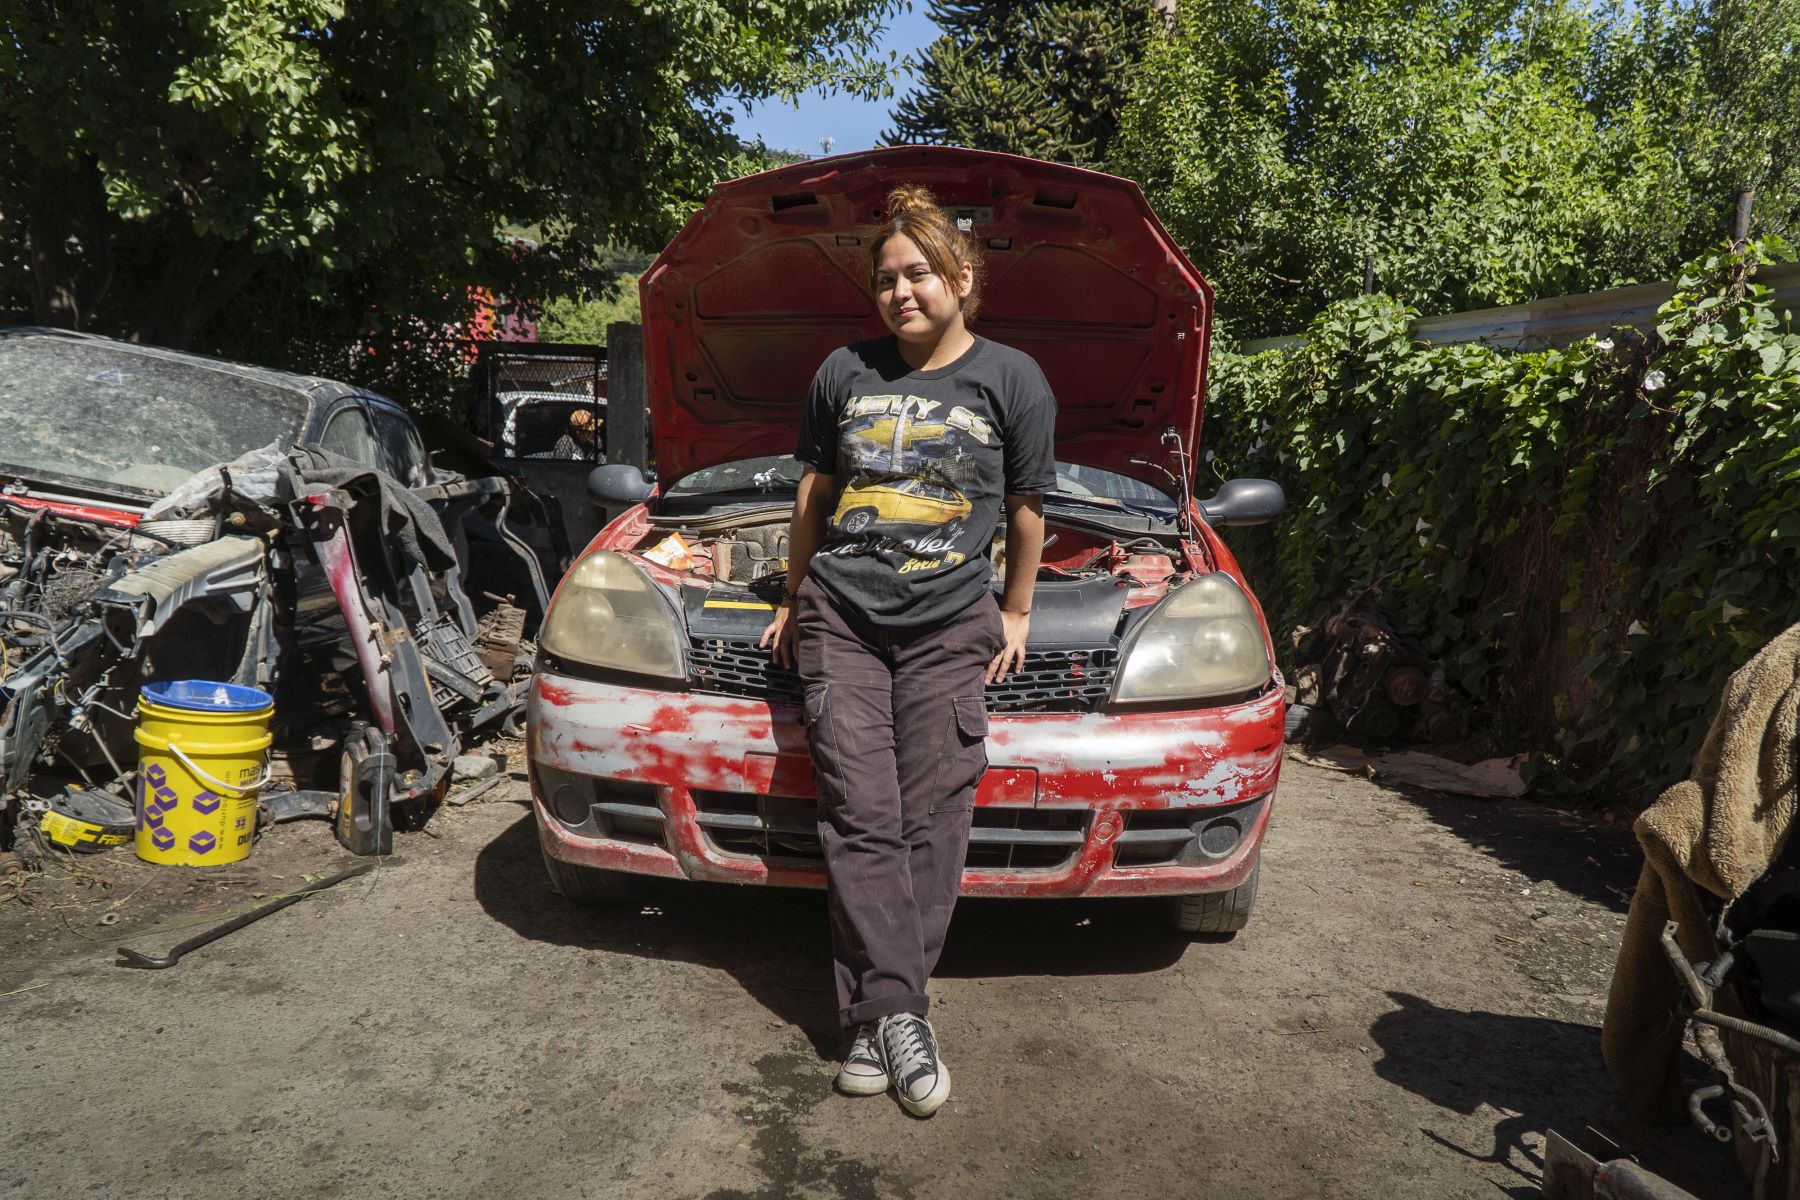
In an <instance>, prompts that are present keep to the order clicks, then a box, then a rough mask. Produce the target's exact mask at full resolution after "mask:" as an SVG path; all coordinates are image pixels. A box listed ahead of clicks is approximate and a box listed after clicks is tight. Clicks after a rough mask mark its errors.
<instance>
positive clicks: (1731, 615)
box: [1722, 600, 1744, 621]
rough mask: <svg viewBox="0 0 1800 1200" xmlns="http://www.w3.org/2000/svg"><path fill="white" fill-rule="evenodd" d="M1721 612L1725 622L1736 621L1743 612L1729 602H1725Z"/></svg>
mask: <svg viewBox="0 0 1800 1200" xmlns="http://www.w3.org/2000/svg"><path fill="white" fill-rule="evenodd" d="M1722 611H1723V612H1724V613H1725V619H1726V620H1727V621H1735V620H1737V619H1738V617H1740V616H1742V615H1743V612H1744V610H1743V609H1741V608H1739V607H1738V606H1737V605H1735V604H1733V603H1732V602H1731V601H1729V600H1727V601H1725V604H1724V608H1723V610H1722Z"/></svg>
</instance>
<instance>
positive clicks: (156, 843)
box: [135, 679, 275, 867]
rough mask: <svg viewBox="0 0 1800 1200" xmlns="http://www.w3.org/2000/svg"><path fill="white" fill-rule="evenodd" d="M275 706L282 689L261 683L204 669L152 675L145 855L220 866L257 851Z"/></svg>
mask: <svg viewBox="0 0 1800 1200" xmlns="http://www.w3.org/2000/svg"><path fill="white" fill-rule="evenodd" d="M274 712H275V700H274V698H273V697H271V696H270V695H269V694H268V693H267V692H264V691H261V690H259V689H257V688H250V687H238V686H236V685H234V684H229V683H217V682H213V681H211V680H201V679H183V680H167V681H164V682H160V683H149V684H145V685H144V687H143V689H142V690H141V692H140V693H139V696H138V725H137V732H136V735H135V736H136V738H137V743H138V771H137V777H138V789H137V794H138V809H139V813H140V814H141V816H142V818H143V820H142V821H141V823H139V825H138V829H137V856H138V857H139V858H141V859H143V860H144V861H145V862H152V863H162V864H165V865H174V866H185V867H215V866H222V865H224V864H226V863H234V862H237V861H239V860H240V859H242V858H244V857H245V856H247V855H248V854H249V853H250V845H251V839H252V838H254V837H255V836H256V794H257V792H258V791H259V790H261V788H262V786H263V784H265V783H267V782H268V769H267V766H266V764H265V762H264V757H265V752H266V751H267V750H268V748H269V742H270V740H271V739H270V734H269V718H270V717H271V716H273V715H274Z"/></svg>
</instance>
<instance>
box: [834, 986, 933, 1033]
mask: <svg viewBox="0 0 1800 1200" xmlns="http://www.w3.org/2000/svg"><path fill="white" fill-rule="evenodd" d="M930 1008H931V999H930V997H928V996H925V995H924V994H922V993H919V992H902V993H900V994H898V995H894V996H877V997H876V998H875V999H873V1000H862V1001H859V1002H857V1003H855V1004H852V1005H851V1006H850V1007H849V1008H842V1009H839V1010H838V1020H839V1021H841V1022H843V1025H844V1028H845V1029H853V1028H855V1027H856V1026H858V1025H861V1024H862V1023H863V1022H864V1021H874V1020H879V1019H880V1018H882V1017H887V1016H892V1015H893V1014H894V1013H903V1012H905V1013H915V1014H917V1015H918V1016H921V1017H922V1016H924V1015H925V1014H926V1013H927V1012H928V1011H929V1010H930Z"/></svg>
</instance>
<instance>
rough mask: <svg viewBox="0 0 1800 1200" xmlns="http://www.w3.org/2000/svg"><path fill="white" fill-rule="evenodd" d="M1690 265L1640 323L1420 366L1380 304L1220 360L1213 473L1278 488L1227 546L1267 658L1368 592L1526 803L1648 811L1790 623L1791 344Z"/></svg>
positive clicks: (1772, 248)
mask: <svg viewBox="0 0 1800 1200" xmlns="http://www.w3.org/2000/svg"><path fill="white" fill-rule="evenodd" d="M1792 258H1793V251H1792V250H1791V248H1790V247H1789V246H1788V245H1787V244H1786V243H1784V242H1781V241H1780V240H1778V239H1768V240H1766V241H1758V242H1752V243H1750V244H1749V245H1748V246H1746V247H1745V248H1744V249H1743V250H1741V251H1732V252H1724V253H1720V254H1717V255H1715V256H1712V257H1709V258H1706V259H1704V260H1702V261H1700V262H1697V263H1692V264H1689V266H1688V267H1686V268H1685V269H1684V270H1683V271H1682V273H1681V276H1680V279H1679V281H1678V283H1677V285H1676V288H1675V292H1674V295H1673V297H1672V298H1671V299H1670V301H1669V302H1668V303H1667V304H1666V305H1664V306H1663V307H1662V309H1661V310H1659V312H1658V314H1657V324H1656V326H1655V328H1654V329H1653V330H1650V331H1644V332H1637V331H1633V330H1628V329H1621V330H1617V331H1615V332H1614V333H1613V334H1611V335H1610V336H1607V337H1601V338H1589V339H1587V340H1585V341H1582V342H1578V343H1576V344H1574V345H1572V346H1568V347H1565V348H1561V349H1554V350H1545V351H1538V352H1531V353H1519V352H1510V351H1502V350H1495V349H1491V348H1488V347H1485V346H1479V345H1453V346H1437V347H1434V346H1430V345H1426V344H1423V343H1419V342H1415V341H1413V340H1412V338H1411V335H1410V328H1411V322H1412V319H1413V318H1414V316H1415V315H1416V314H1415V313H1413V312H1412V311H1411V310H1409V309H1407V308H1405V307H1403V306H1401V305H1399V304H1397V303H1395V302H1394V301H1393V300H1391V299H1388V298H1386V297H1382V296H1364V297H1358V298H1356V299H1353V300H1346V301H1342V302H1340V303H1337V304H1335V305H1333V306H1331V307H1330V308H1328V309H1327V310H1326V311H1325V312H1324V313H1322V314H1321V315H1320V316H1319V317H1318V318H1317V319H1316V320H1314V321H1313V323H1312V325H1311V327H1310V329H1309V330H1308V341H1307V342H1306V343H1305V344H1304V345H1302V346H1299V347H1296V348H1292V349H1288V350H1280V351H1270V352H1266V353H1263V354H1257V355H1239V354H1230V353H1226V354H1221V355H1218V356H1216V358H1215V360H1214V365H1213V376H1212V386H1211V400H1210V401H1209V405H1208V418H1209V420H1208V425H1207V444H1208V446H1209V447H1210V448H1211V454H1210V455H1209V456H1208V458H1209V468H1210V469H1211V470H1213V471H1214V472H1215V473H1216V474H1217V475H1218V476H1219V478H1221V479H1224V478H1230V477H1232V476H1264V477H1267V478H1272V479H1276V480H1279V481H1280V482H1281V483H1282V485H1283V486H1284V487H1285V488H1286V489H1287V491H1288V495H1289V499H1290V507H1289V511H1288V513H1287V515H1286V516H1284V517H1283V518H1282V519H1281V520H1280V521H1279V522H1277V523H1276V524H1275V525H1273V526H1269V527H1265V528H1262V529H1253V530H1245V531H1242V532H1241V533H1236V534H1234V535H1233V541H1234V543H1235V544H1234V547H1233V549H1234V552H1235V553H1237V555H1238V556H1239V558H1240V559H1241V560H1242V561H1243V563H1244V566H1245V569H1246V571H1247V572H1248V574H1249V577H1250V578H1251V579H1252V580H1253V581H1254V582H1255V583H1256V584H1257V585H1258V586H1259V588H1260V590H1261V593H1262V597H1263V600H1264V604H1265V606H1266V608H1267V610H1268V613H1269V616H1270V619H1271V623H1272V626H1273V627H1274V629H1275V630H1276V638H1277V642H1278V643H1280V644H1281V645H1283V646H1284V648H1285V647H1288V646H1291V645H1292V639H1291V636H1290V635H1291V633H1292V631H1293V630H1295V629H1296V628H1298V627H1300V626H1303V625H1312V624H1315V623H1316V622H1317V620H1318V618H1319V617H1320V616H1322V615H1323V614H1324V612H1325V611H1326V609H1327V608H1328V607H1329V605H1330V604H1331V602H1332V601H1333V600H1334V599H1335V598H1336V597H1338V596H1339V595H1341V594H1342V593H1343V592H1344V591H1345V590H1346V589H1347V588H1350V587H1366V586H1370V585H1377V586H1379V588H1380V590H1381V592H1382V595H1383V599H1384V602H1385V603H1387V604H1388V605H1389V606H1390V607H1392V608H1393V609H1394V610H1395V611H1397V612H1398V613H1399V614H1400V615H1401V616H1402V618H1403V619H1405V620H1406V621H1407V622H1408V623H1409V624H1410V625H1411V627H1412V629H1413V630H1414V632H1416V633H1417V634H1418V635H1419V636H1420V638H1421V639H1422V640H1423V641H1424V643H1425V645H1426V647H1427V649H1428V650H1429V651H1430V652H1431V653H1432V654H1433V655H1435V656H1437V657H1438V658H1440V659H1442V660H1443V661H1445V663H1446V664H1447V665H1448V666H1449V668H1450V671H1451V674H1452V677H1453V679H1454V681H1455V682H1456V683H1457V684H1458V685H1459V686H1460V687H1462V688H1463V689H1464V690H1465V691H1466V692H1467V693H1468V694H1469V695H1470V696H1471V697H1472V698H1473V700H1474V701H1475V702H1476V704H1477V705H1478V706H1480V708H1481V709H1482V710H1483V711H1484V712H1485V713H1486V714H1487V716H1488V718H1489V720H1488V722H1487V724H1488V725H1489V726H1490V727H1491V729H1492V731H1493V736H1494V738H1495V739H1496V742H1497V743H1498V744H1499V745H1502V746H1505V747H1507V748H1520V747H1522V748H1525V749H1527V750H1528V751H1530V753H1531V768H1530V771H1531V777H1532V778H1533V780H1534V782H1535V783H1536V784H1537V785H1538V786H1539V787H1549V788H1554V789H1557V790H1564V791H1585V792H1592V793H1595V794H1597V795H1601V796H1605V797H1608V798H1612V797H1635V798H1638V799H1642V800H1647V799H1648V798H1649V796H1650V795H1651V794H1652V793H1653V792H1654V790H1655V789H1657V788H1658V787H1660V786H1661V785H1663V784H1665V783H1667V782H1669V781H1671V780H1673V779H1676V778H1679V777H1681V776H1682V775H1684V774H1685V773H1686V769H1687V764H1688V760H1689V758H1690V756H1691V755H1692V753H1693V752H1694V750H1695V749H1697V748H1698V746H1699V744H1700V740H1701V738H1702V736H1703V735H1704V733H1705V730H1706V725H1707V723H1708V721H1709V720H1710V718H1711V715H1712V709H1713V705H1714V702H1715V699H1716V697H1717V694H1718V691H1719V688H1720V686H1721V684H1722V683H1723V682H1724V680H1725V678H1726V676H1727V675H1729V674H1730V672H1731V671H1732V670H1733V669H1735V668H1736V667H1737V666H1739V665H1740V664H1742V663H1743V662H1744V661H1745V660H1746V659H1748V658H1749V657H1750V655H1751V654H1753V653H1754V652H1755V651H1756V649H1757V648H1759V647H1760V646H1761V645H1763V644H1764V643H1765V642H1767V641H1768V640H1769V639H1770V638H1771V637H1773V636H1774V635H1775V634H1776V633H1778V632H1780V631H1781V630H1782V629H1785V628H1786V627H1787V626H1789V625H1791V624H1793V623H1794V622H1795V621H1797V620H1800V586H1797V585H1800V335H1797V334H1796V333H1794V332H1793V328H1792V318H1791V314H1789V313H1787V312H1777V311H1775V309H1774V307H1773V303H1772V295H1771V293H1770V291H1769V289H1768V288H1766V287H1762V286H1760V285H1758V284H1756V283H1755V282H1754V278H1753V272H1754V270H1755V268H1756V267H1758V266H1763V265H1769V264H1772V263H1774V262H1776V261H1785V260H1791V259H1792Z"/></svg>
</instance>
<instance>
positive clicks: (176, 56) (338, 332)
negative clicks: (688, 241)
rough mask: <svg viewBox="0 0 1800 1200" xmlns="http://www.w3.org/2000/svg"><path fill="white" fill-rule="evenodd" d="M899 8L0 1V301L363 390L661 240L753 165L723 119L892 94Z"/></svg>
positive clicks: (646, 1) (60, 320) (792, 3)
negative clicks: (519, 233) (750, 104)
mask: <svg viewBox="0 0 1800 1200" xmlns="http://www.w3.org/2000/svg"><path fill="white" fill-rule="evenodd" d="M894 3H895V0H683V2H682V3H666V2H657V0H638V2H632V3H627V2H609V3H600V4H595V3H578V2H574V0H544V2H543V3H535V4H507V3H502V2H501V0H398V2H397V3H393V4H386V5H376V6H366V5H358V6H349V5H345V4H343V3H342V0H143V2H142V3H136V4H129V5H120V4H111V3H105V2H103V0H0V158H4V160H5V161H6V162H7V163H8V164H9V168H8V170H7V171H6V172H5V173H4V174H0V214H4V219H3V224H0V229H3V230H4V233H3V235H0V272H4V273H5V274H4V276H0V296H4V297H5V298H6V299H7V300H8V301H9V302H10V303H12V304H14V305H16V306H17V307H18V308H20V309H22V310H24V311H25V312H27V313H29V314H30V315H31V316H33V317H34V318H35V319H37V320H39V321H42V322H46V323H50V324H56V325H66V326H74V327H80V328H90V329H96V330H100V331H104V332H110V333H115V334H121V335H124V336H128V337H133V338H138V339H141V340H144V341H150V342H158V343H162V344H167V345H174V346H195V347H199V348H209V349H222V350H226V351H230V352H237V353H245V352H253V353H254V355H255V356H256V357H258V358H261V359H263V360H264V361H272V362H290V363H297V364H299V365H309V366H317V365H325V366H339V367H342V368H343V369H344V370H345V371H346V372H351V373H354V372H356V371H363V370H366V369H367V364H368V363H370V362H373V361H387V360H388V359H391V358H393V357H396V356H398V357H405V356H406V355H407V354H408V353H409V350H408V348H409V347H411V346H414V345H416V344H417V343H418V342H419V341H420V339H422V338H429V337H431V336H433V335H436V334H440V333H441V332H442V331H443V329H444V328H445V327H446V326H447V325H448V324H450V323H451V322H453V321H454V320H455V319H456V317H457V316H458V315H460V314H461V313H463V312H466V310H467V308H468V296H469V293H470V289H472V288H477V287H479V288H485V289H489V290H491V291H493V292H494V293H497V294H500V295H503V296H506V297H508V298H510V299H511V300H513V301H515V302H519V303H522V304H526V305H533V304H536V303H539V302H541V301H542V300H543V299H545V298H546V297H548V296H550V295H552V294H555V293H558V292H563V293H567V292H570V291H573V290H578V289H579V288H581V287H584V286H591V285H592V284H593V283H594V280H593V279H591V278H589V276H590V274H591V269H590V267H589V263H590V261H591V260H592V258H593V254H594V251H595V250H596V248H598V247H601V246H604V245H605V244H607V243H608V242H611V241H615V240H616V241H621V242H626V243H630V244H637V245H656V244H659V243H660V242H661V241H662V240H663V239H665V238H666V237H667V236H668V235H669V234H670V233H671V232H672V231H673V229H674V228H675V227H676V226H677V225H678V223H679V222H680V220H681V219H682V218H683V217H685V215H686V214H687V213H688V212H689V211H691V209H692V208H693V206H694V205H695V204H697V203H698V202H699V201H700V200H701V199H702V198H703V197H704V195H705V192H706V190H707V188H709V187H710V186H711V184H712V183H713V182H714V181H715V180H717V179H719V178H722V177H726V176H727V175H729V174H730V173H732V172H734V171H737V170H742V169H745V168H747V167H750V166H753V165H755V164H756V163H757V161H758V159H759V157H760V155H759V154H758V152H757V151H756V150H755V149H754V148H751V149H746V148H745V147H744V146H743V145H742V144H741V143H740V142H739V141H738V140H737V138H735V137H734V136H733V134H732V131H731V118H730V116H729V115H728V114H727V113H726V112H725V111H724V104H725V103H726V102H727V101H730V100H738V101H742V100H746V99H755V98H759V97H764V96H771V95H773V96H792V95H795V94H797V93H798V92H800V91H802V90H805V89H808V88H811V87H814V86H818V85H824V86H827V87H835V88H840V89H846V90H850V91H854V92H857V93H859V94H865V95H881V94H886V83H885V74H884V72H883V70H882V69H881V67H880V66H879V64H878V63H876V62H875V61H874V60H873V59H872V58H871V57H870V56H869V50H870V47H871V46H872V38H873V36H874V35H875V34H876V33H877V32H878V30H879V24H880V21H881V19H882V18H883V17H884V16H885V14H886V13H887V12H888V11H889V10H890V9H891V8H892V7H893V6H894ZM520 226H525V227H530V228H533V229H534V230H535V231H537V233H538V235H539V236H538V239H537V240H536V241H535V242H533V243H532V244H529V245H527V244H525V243H522V242H521V241H520V240H519V239H517V238H516V237H511V236H508V235H507V233H506V232H505V231H506V230H507V229H508V228H516V227H520ZM602 282H603V281H602ZM365 349H366V350H367V351H368V352H367V353H365V352H364V351H365ZM384 356H386V358H384Z"/></svg>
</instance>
